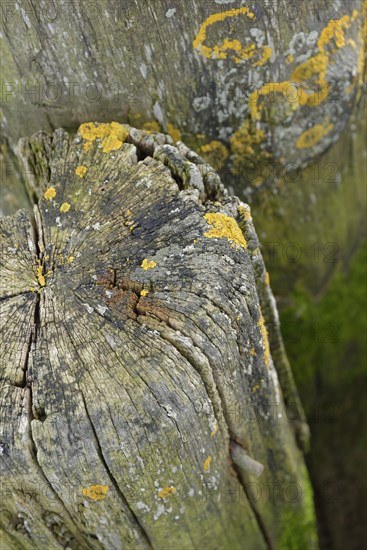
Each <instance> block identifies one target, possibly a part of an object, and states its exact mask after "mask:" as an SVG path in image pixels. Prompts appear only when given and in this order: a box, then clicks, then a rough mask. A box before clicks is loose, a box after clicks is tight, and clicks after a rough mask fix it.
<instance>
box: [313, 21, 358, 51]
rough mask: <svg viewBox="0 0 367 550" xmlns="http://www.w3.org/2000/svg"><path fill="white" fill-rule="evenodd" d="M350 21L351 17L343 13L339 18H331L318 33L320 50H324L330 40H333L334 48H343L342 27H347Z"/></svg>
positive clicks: (343, 35)
mask: <svg viewBox="0 0 367 550" xmlns="http://www.w3.org/2000/svg"><path fill="white" fill-rule="evenodd" d="M350 22H351V18H350V16H349V15H344V17H341V18H340V19H331V20H330V21H329V22H328V24H327V25H326V27H325V28H324V29H323V30H322V31H321V33H320V38H319V40H318V42H317V45H318V47H319V48H320V50H321V51H324V49H325V47H326V46H327V45H328V44H330V43H331V41H333V42H334V44H335V46H336V48H343V47H344V46H345V34H344V29H349V27H350Z"/></svg>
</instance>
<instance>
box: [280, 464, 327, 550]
mask: <svg viewBox="0 0 367 550" xmlns="http://www.w3.org/2000/svg"><path fill="white" fill-rule="evenodd" d="M302 504H303V506H302V508H301V509H300V510H297V511H294V510H289V509H288V510H287V511H285V512H284V513H283V515H282V521H281V525H282V530H281V535H280V540H279V546H278V549H279V550H306V549H307V550H314V549H317V548H318V542H317V535H316V532H317V530H316V519H315V513H314V503H313V492H312V488H311V483H310V481H309V478H308V474H307V472H306V468H304V476H303V485H302Z"/></svg>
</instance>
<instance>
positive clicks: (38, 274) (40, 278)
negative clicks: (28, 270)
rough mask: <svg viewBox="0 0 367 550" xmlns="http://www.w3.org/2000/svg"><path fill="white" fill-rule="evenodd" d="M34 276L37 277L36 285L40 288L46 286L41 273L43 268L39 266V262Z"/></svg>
mask: <svg viewBox="0 0 367 550" xmlns="http://www.w3.org/2000/svg"><path fill="white" fill-rule="evenodd" d="M36 275H37V280H38V284H39V285H40V286H46V278H45V275H44V273H43V266H42V265H41V264H40V262H39V265H38V267H37V269H36Z"/></svg>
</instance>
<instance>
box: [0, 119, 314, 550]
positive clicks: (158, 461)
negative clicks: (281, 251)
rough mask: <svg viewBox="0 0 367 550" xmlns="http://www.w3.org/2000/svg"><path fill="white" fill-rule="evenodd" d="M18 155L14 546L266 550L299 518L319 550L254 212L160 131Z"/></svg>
mask: <svg viewBox="0 0 367 550" xmlns="http://www.w3.org/2000/svg"><path fill="white" fill-rule="evenodd" d="M19 151H20V156H21V159H22V161H23V164H24V167H25V173H26V175H27V187H28V191H29V194H30V195H31V197H32V199H33V201H34V202H35V203H36V204H35V206H34V216H33V219H31V218H30V216H29V214H28V213H27V212H26V211H25V210H21V211H18V212H17V214H15V215H14V216H11V217H10V216H9V217H5V218H3V219H2V220H1V221H0V234H1V246H2V251H3V254H2V258H1V266H0V284H1V295H0V299H1V313H2V316H1V336H2V337H1V345H2V350H1V356H2V393H1V434H0V442H1V455H2V456H1V458H2V487H3V498H2V503H1V505H2V508H3V510H2V512H3V513H2V515H1V518H2V519H1V520H0V521H1V527H2V531H3V535H2V536H3V541H4V545H5V547H6V548H11V549H13V548H26V549H28V548H29V549H34V548H37V549H38V548H40V549H43V548H44V549H46V548H47V549H49V548H73V549H74V548H75V549H76V548H108V549H110V548H111V549H119V548H167V547H170V548H173V547H174V548H199V547H202V548H204V547H205V548H214V547H215V548H231V549H232V548H233V549H236V548H238V549H240V548H241V549H243V548H244V547H245V548H248V549H250V550H251V549H254V550H255V549H256V550H258V549H261V548H274V547H277V544H278V542H279V541H280V540H281V538H282V533H283V531H284V530H285V527H287V533H288V531H289V525H288V523H287V526H285V525H284V522H283V521H282V518H284V517H287V518H289V517H292V518H294V522H295V525H296V528H295V534H294V536H295V539H297V537H298V534H297V526H298V527H299V528H300V529H301V527H302V525H301V524H302V518H303V517H304V516H305V517H307V518H308V521H309V522H310V525H311V527H309V531H308V533H307V537H308V538H307V540H308V542H309V544H310V546H309V547H310V548H311V547H313V546H312V545H313V542H312V541H313V540H314V531H313V523H312V521H313V510H312V505H310V503H309V502H310V499H309V498H308V495H306V488H307V487H308V479H307V474H306V473H305V467H304V462H303V457H302V454H301V452H300V451H299V449H298V448H297V445H296V441H295V437H294V434H293V431H292V425H291V424H292V423H291V422H290V421H289V418H288V417H287V414H286V408H285V404H284V402H287V403H288V405H289V402H290V401H292V400H296V402H297V405H298V406H300V405H299V402H298V398H297V394H296V390H295V389H294V384H293V381H292V375H291V371H290V369H289V366H288V365H286V368H284V364H283V367H282V369H283V370H281V371H280V372H279V379H280V381H281V383H282V385H283V387H284V388H287V392H288V394H286V395H282V389H281V386H280V384H279V379H278V375H277V372H276V368H275V367H274V364H273V359H272V355H271V353H272V352H273V350H274V359H275V363H276V365H275V366H277V365H281V364H282V361H283V363H284V357H285V355H284V350H283V348H282V344H281V337H280V332H279V330H278V329H279V327H278V325H277V330H276V331H275V336H274V334H271V335H270V339H268V331H267V328H266V322H268V323H269V325H268V329H269V332H270V329H271V326H270V323H272V322H273V321H274V319H276V307H275V303H274V300H273V298H272V294H271V291H270V287H269V285H268V282H267V281H266V272H265V271H264V268H263V263H262V259H261V253H260V250H259V248H258V246H256V247H255V246H253V245H254V243H255V241H256V234H255V232H254V229H253V225H252V222H251V215H250V211H249V208H248V206H247V205H244V204H243V203H241V202H240V201H239V200H238V199H236V198H231V197H229V196H228V195H227V193H226V191H225V189H224V187H223V185H222V184H221V182H220V179H219V177H218V175H217V174H216V173H215V171H214V170H213V168H211V167H210V166H209V165H208V164H206V163H205V162H204V161H203V159H202V158H200V157H199V156H198V155H196V154H195V153H193V152H192V151H190V150H189V149H188V148H187V147H186V146H185V145H184V144H182V143H180V142H179V143H177V144H175V145H174V144H173V142H172V139H171V138H169V137H168V136H164V135H162V134H159V133H148V132H144V131H141V130H136V129H134V128H131V127H129V126H125V125H121V124H117V123H111V124H95V123H90V124H84V125H82V126H81V127H80V129H79V132H78V134H77V135H76V136H70V135H69V134H67V133H66V132H65V131H64V130H56V131H55V133H54V134H53V135H52V136H48V135H46V134H44V133H39V134H36V135H35V136H33V137H32V138H30V139H24V140H22V141H21V143H20V145H19ZM256 242H257V241H256ZM259 265H260V267H259ZM264 277H265V279H264ZM262 285H263V286H262ZM273 332H274V331H273ZM269 340H270V341H269ZM279 350H280V351H279ZM282 353H283V356H282V357H283V359H282V357H281V354H282ZM280 357H281V358H280ZM279 358H280V359H279ZM289 388H291V390H289ZM299 410H301V409H299ZM300 415H301V417H300V419H299V422H298V423H297V424H295V426H296V427H297V429H298V430H299V426H300V425H301V427H303V432H304V431H305V428H304V426H305V425H304V424H303V416H302V413H300ZM301 431H302V430H301ZM234 448H235V449H236V456H237V457H238V456H240V460H239V459H236V461H235V462H234V461H233V460H232V455H231V449H232V451H233V449H234ZM238 451H239V452H238ZM241 457H242V458H241ZM247 457H248V458H247ZM238 464H242V465H243V467H239V466H238ZM246 464H250V465H251V468H248V469H246ZM255 466H256V467H255ZM262 467H263V473H262V475H261V477H260V478H259V479H258V478H257V477H256V476H255V477H253V473H252V472H254V471H255V472H257V475H259V474H260V473H261V472H262ZM294 486H295V487H298V488H299V495H298V496H299V498H296V499H294V498H286V497H284V495H285V494H289V493H287V490H288V489H289V487H294ZM270 492H271V497H270V496H269V495H270ZM310 506H311V508H310ZM310 518H311V520H310ZM287 522H288V520H287ZM287 536H288V535H287Z"/></svg>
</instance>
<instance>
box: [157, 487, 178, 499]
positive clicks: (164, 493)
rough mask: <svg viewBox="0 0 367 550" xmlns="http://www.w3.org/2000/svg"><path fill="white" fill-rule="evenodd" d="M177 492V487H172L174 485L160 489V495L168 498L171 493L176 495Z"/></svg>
mask: <svg viewBox="0 0 367 550" xmlns="http://www.w3.org/2000/svg"><path fill="white" fill-rule="evenodd" d="M176 492H177V489H176V487H172V486H171V487H165V488H164V489H162V490H161V491H159V493H158V496H159V497H160V498H167V497H170V496H171V495H174V494H175V493H176Z"/></svg>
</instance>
